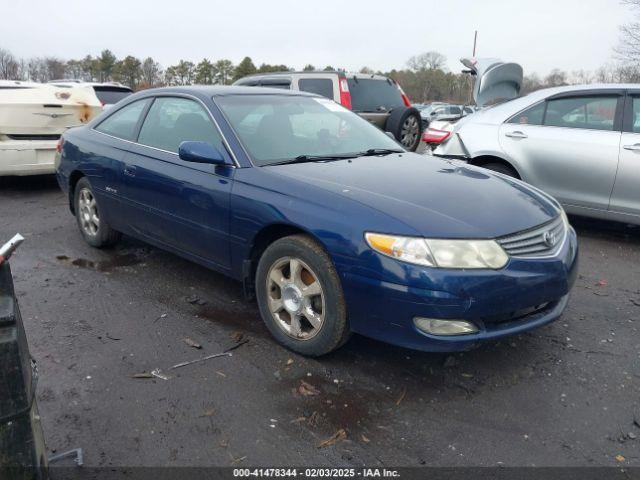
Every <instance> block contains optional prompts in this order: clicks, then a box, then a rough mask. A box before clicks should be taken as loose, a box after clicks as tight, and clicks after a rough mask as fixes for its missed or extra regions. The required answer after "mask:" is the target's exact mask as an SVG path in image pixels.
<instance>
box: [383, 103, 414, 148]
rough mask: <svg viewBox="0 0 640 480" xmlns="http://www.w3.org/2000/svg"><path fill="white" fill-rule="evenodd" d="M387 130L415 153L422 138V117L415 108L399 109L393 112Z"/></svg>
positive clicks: (388, 120) (386, 126)
mask: <svg viewBox="0 0 640 480" xmlns="http://www.w3.org/2000/svg"><path fill="white" fill-rule="evenodd" d="M385 130H386V131H387V132H391V133H392V134H393V136H394V137H395V138H396V140H397V141H398V142H400V144H401V145H402V146H403V147H404V148H406V149H407V150H409V151H410V152H415V151H416V150H417V148H418V145H420V137H421V136H422V117H420V112H419V111H418V110H417V109H415V108H413V107H398V108H394V109H393V110H391V114H390V115H389V118H388V119H387V123H386V125H385Z"/></svg>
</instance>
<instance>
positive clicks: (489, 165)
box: [480, 163, 520, 178]
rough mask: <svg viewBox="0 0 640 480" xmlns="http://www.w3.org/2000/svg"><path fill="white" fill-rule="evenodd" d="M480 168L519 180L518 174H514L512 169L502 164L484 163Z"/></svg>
mask: <svg viewBox="0 0 640 480" xmlns="http://www.w3.org/2000/svg"><path fill="white" fill-rule="evenodd" d="M480 166H481V167H482V168H486V169H487V170H493V171H494V172H498V173H502V174H504V175H508V176H510V177H513V178H520V177H519V176H518V172H516V171H515V169H514V168H513V167H510V166H509V165H505V164H504V163H485V164H484V165H480Z"/></svg>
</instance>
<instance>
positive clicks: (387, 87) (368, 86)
mask: <svg viewBox="0 0 640 480" xmlns="http://www.w3.org/2000/svg"><path fill="white" fill-rule="evenodd" d="M347 81H348V83H349V92H351V105H352V106H353V110H354V111H356V112H384V111H389V110H391V109H393V108H396V107H402V106H404V102H403V101H402V95H401V94H400V90H399V89H398V87H396V86H395V85H394V84H393V83H391V82H389V81H387V80H382V79H373V78H357V77H355V78H349V79H348V80H347Z"/></svg>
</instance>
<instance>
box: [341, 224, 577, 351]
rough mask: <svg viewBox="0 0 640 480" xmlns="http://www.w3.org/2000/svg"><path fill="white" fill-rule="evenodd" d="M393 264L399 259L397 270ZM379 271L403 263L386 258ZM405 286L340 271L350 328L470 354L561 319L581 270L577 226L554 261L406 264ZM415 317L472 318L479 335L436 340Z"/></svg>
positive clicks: (424, 347) (390, 339)
mask: <svg viewBox="0 0 640 480" xmlns="http://www.w3.org/2000/svg"><path fill="white" fill-rule="evenodd" d="M388 262H395V265H392V264H389V265H385V264H387V263H388ZM381 263H382V264H383V265H382V267H383V269H384V268H387V269H388V268H390V267H393V266H395V269H396V271H397V270H398V264H399V262H397V261H395V260H393V259H387V258H382V259H381ZM402 269H403V273H402V277H403V278H404V279H405V280H406V281H404V282H402V283H395V282H389V281H385V280H382V279H379V278H373V277H372V276H370V275H366V274H364V275H363V274H362V273H360V272H356V271H354V270H353V269H352V271H349V272H344V273H342V283H343V288H344V291H345V297H346V301H347V308H348V312H349V321H350V325H351V329H352V330H353V331H354V332H356V333H360V334H362V335H365V336H368V337H371V338H375V339H378V340H382V341H384V342H387V343H392V344H395V345H399V346H402V347H407V348H413V349H416V350H423V351H431V352H451V351H460V350H468V349H471V348H473V347H475V346H477V345H479V344H480V343H482V342H484V341H487V340H491V339H496V338H500V337H504V336H508V335H513V334H517V333H520V332H524V331H527V330H531V329H533V328H536V327H539V326H542V325H545V324H547V323H550V322H552V321H554V320H556V319H557V318H558V317H560V315H561V314H562V312H563V311H564V309H565V307H566V305H567V301H568V296H569V292H570V290H571V288H572V286H573V284H574V282H575V278H576V275H577V270H578V243H577V238H576V234H575V232H574V230H573V229H570V230H569V233H568V238H567V241H566V242H565V243H564V245H563V247H562V249H561V250H560V251H559V252H558V254H557V255H556V256H554V257H551V258H540V259H520V258H511V259H510V261H509V263H508V264H507V266H506V267H504V268H503V269H501V270H497V271H493V270H438V269H426V268H421V267H418V266H414V265H409V264H402ZM414 317H428V318H439V319H452V320H454V319H461V320H468V321H472V322H473V323H474V324H475V325H476V326H477V327H478V332H477V333H473V334H467V335H458V336H433V335H429V334H426V333H424V332H422V331H421V330H419V329H418V328H417V327H416V326H415V325H414V323H413V319H414Z"/></svg>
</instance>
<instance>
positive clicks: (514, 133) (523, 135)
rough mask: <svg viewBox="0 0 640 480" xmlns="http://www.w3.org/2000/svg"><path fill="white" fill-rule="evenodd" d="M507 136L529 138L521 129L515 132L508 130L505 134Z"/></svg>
mask: <svg viewBox="0 0 640 480" xmlns="http://www.w3.org/2000/svg"><path fill="white" fill-rule="evenodd" d="M504 135H505V137H509V138H528V136H527V135H526V134H524V133H522V132H519V131H515V132H507V133H505V134H504Z"/></svg>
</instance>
